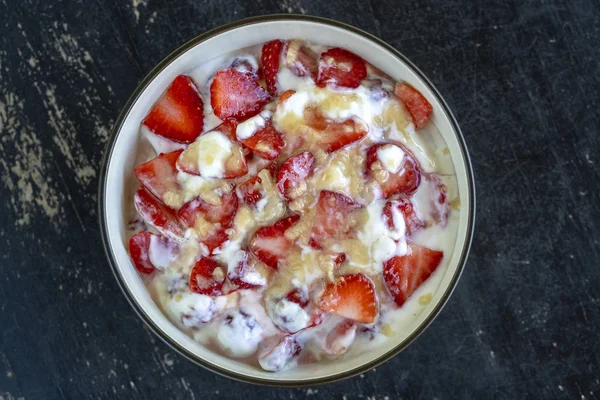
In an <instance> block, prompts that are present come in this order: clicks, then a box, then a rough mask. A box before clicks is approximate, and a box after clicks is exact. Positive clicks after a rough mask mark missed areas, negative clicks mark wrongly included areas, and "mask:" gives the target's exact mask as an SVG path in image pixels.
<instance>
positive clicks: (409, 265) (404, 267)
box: [383, 243, 444, 306]
mask: <svg viewBox="0 0 600 400" xmlns="http://www.w3.org/2000/svg"><path fill="white" fill-rule="evenodd" d="M443 257H444V253H443V252H442V251H437V250H432V249H429V248H427V247H423V246H419V245H417V244H414V243H409V244H408V253H407V254H406V255H404V256H396V257H394V258H392V259H390V260H388V261H386V262H385V263H384V264H383V278H384V280H385V285H386V286H387V288H388V290H389V291H390V293H391V295H392V296H393V297H394V301H395V302H396V304H397V305H398V306H402V305H403V304H404V303H405V302H406V300H408V298H409V297H410V296H411V295H412V294H413V293H414V292H415V290H417V289H418V288H419V286H421V284H422V283H423V282H425V281H426V280H427V278H429V277H430V276H431V274H432V273H433V271H435V269H436V268H437V267H438V266H439V265H440V263H441V262H442V258H443Z"/></svg>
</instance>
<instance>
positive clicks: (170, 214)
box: [133, 188, 185, 241]
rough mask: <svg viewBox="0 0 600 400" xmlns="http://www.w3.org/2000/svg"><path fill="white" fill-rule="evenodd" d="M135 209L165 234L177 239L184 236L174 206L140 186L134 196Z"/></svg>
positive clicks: (147, 221)
mask: <svg viewBox="0 0 600 400" xmlns="http://www.w3.org/2000/svg"><path fill="white" fill-rule="evenodd" d="M133 202H134V205H135V209H136V210H137V212H138V213H139V214H140V215H141V216H142V218H143V219H144V221H146V223H148V224H150V225H152V226H154V227H155V228H156V229H157V230H158V231H159V232H160V233H162V234H163V235H165V236H167V237H170V238H172V239H175V240H177V241H179V240H181V239H182V238H183V235H184V233H185V231H184V228H183V227H182V226H181V224H180V223H179V219H177V215H176V214H175V211H174V210H173V209H172V208H169V207H167V206H166V205H164V204H163V203H161V202H160V201H159V200H158V199H157V198H156V197H154V196H152V195H151V194H150V193H148V192H147V191H146V190H145V189H144V188H139V189H138V190H137V192H135V196H134V198H133Z"/></svg>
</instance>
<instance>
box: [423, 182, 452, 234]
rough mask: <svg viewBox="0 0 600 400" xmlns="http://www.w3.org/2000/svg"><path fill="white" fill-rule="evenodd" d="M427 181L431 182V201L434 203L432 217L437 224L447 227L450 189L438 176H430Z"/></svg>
mask: <svg viewBox="0 0 600 400" xmlns="http://www.w3.org/2000/svg"><path fill="white" fill-rule="evenodd" d="M426 179H427V181H428V182H429V188H430V189H429V190H430V199H431V202H432V208H431V214H432V215H431V216H432V218H433V220H434V221H435V222H436V223H438V224H440V225H441V226H442V227H445V226H446V224H447V223H448V214H449V213H450V204H449V202H448V188H447V187H446V185H444V182H442V178H440V176H439V175H438V174H428V175H427V176H426Z"/></svg>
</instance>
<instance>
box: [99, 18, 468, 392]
mask: <svg viewBox="0 0 600 400" xmlns="http://www.w3.org/2000/svg"><path fill="white" fill-rule="evenodd" d="M272 21H302V22H313V23H318V24H323V25H329V26H333V27H336V28H341V29H344V30H347V31H350V32H352V33H355V34H358V35H361V36H363V37H365V38H366V39H368V40H370V41H372V42H374V44H377V45H379V46H382V47H383V48H385V49H386V50H388V51H390V52H391V53H392V54H393V55H394V56H395V57H396V58H398V59H400V61H402V62H404V63H405V64H406V65H407V66H408V67H410V68H411V69H412V70H413V71H414V72H415V74H416V75H417V76H418V77H419V78H420V79H421V80H422V82H423V83H424V84H425V85H426V86H427V87H428V88H429V89H430V90H431V92H432V93H433V94H434V96H436V97H437V99H438V101H439V102H440V104H441V106H442V109H443V111H444V112H445V113H446V116H447V117H448V119H449V122H450V124H451V126H452V128H453V130H454V132H455V134H456V137H457V140H458V144H459V147H460V150H461V154H462V156H463V160H464V163H465V165H464V167H465V171H466V175H467V181H468V182H467V190H468V197H469V199H470V202H469V203H470V207H469V210H468V215H467V217H468V218H467V231H466V235H467V237H466V239H465V243H464V245H463V248H462V250H461V256H460V259H459V263H458V266H457V269H456V271H455V273H454V276H453V277H452V280H451V281H450V284H449V285H448V287H447V288H446V291H445V292H444V293H443V295H442V296H441V298H440V300H439V302H438V304H437V305H436V306H435V308H434V309H433V310H432V311H431V313H430V314H429V315H428V316H427V318H426V319H425V320H424V321H423V322H422V323H421V325H420V326H418V327H417V329H416V330H415V331H414V332H413V333H412V334H411V335H409V336H408V337H407V338H406V339H405V340H404V341H403V342H401V343H399V344H398V345H397V346H395V347H393V348H392V349H390V350H389V351H387V352H386V353H384V354H383V355H382V356H380V357H378V358H376V359H374V360H371V361H370V362H367V363H365V364H362V365H359V366H357V367H356V368H353V369H351V370H348V371H344V372H341V373H338V374H334V375H329V376H327V377H323V378H315V379H311V380H292V379H290V380H269V379H262V378H254V377H250V376H247V375H242V374H238V373H236V372H235V371H231V370H228V369H226V368H223V367H220V366H219V365H216V364H214V363H211V362H209V361H207V360H203V359H200V358H199V357H197V356H196V355H195V354H193V353H192V352H191V351H189V350H188V349H186V348H185V347H184V346H180V345H179V344H177V343H176V342H175V341H174V340H172V339H171V338H170V337H169V336H167V335H166V334H164V333H163V332H162V330H161V329H160V328H159V327H158V326H157V324H156V323H155V322H154V321H153V320H152V319H151V318H150V317H149V316H148V315H146V314H145V313H144V311H143V309H142V307H141V306H140V305H139V304H138V303H137V302H136V301H135V299H134V297H133V295H132V293H131V291H130V290H129V288H128V287H127V285H126V284H125V282H124V281H123V279H122V278H121V276H120V274H119V270H118V266H117V262H116V259H115V257H114V256H113V253H112V249H111V246H110V242H109V237H108V230H107V224H106V215H107V214H106V204H105V203H104V198H105V191H106V184H107V170H108V161H109V160H110V159H111V155H112V152H113V150H114V147H115V143H116V139H117V136H118V135H119V133H120V131H121V129H122V127H123V124H124V122H125V120H126V119H127V116H128V115H129V112H130V111H131V108H132V107H133V105H134V104H135V102H136V101H137V99H138V98H139V97H140V96H141V94H142V93H143V92H144V90H145V89H146V87H147V86H148V85H149V84H150V82H151V81H152V80H153V79H154V78H155V77H156V76H157V75H158V74H160V73H161V72H162V71H163V70H164V69H165V68H166V67H167V66H168V65H169V64H170V63H171V62H173V61H174V60H175V59H177V58H178V57H179V56H180V55H182V54H183V53H185V52H186V51H188V50H189V49H191V48H193V47H194V46H196V45H198V44H200V43H202V42H204V41H206V40H208V39H210V38H212V37H214V36H217V35H220V34H222V33H224V32H227V31H230V30H233V29H236V28H240V27H242V26H246V25H255V24H259V23H263V22H272ZM475 201H476V199H475V179H474V176H473V166H472V164H471V159H470V157H469V152H468V150H467V145H466V143H465V140H464V136H463V134H462V131H461V130H460V127H459V125H458V122H457V121H456V118H455V117H454V114H452V111H451V110H450V107H449V106H448V104H447V103H446V101H445V100H444V98H443V97H442V95H441V94H440V92H439V91H438V90H437V89H436V87H435V86H434V85H433V83H432V82H431V81H430V80H429V79H428V78H427V76H425V74H424V73H423V72H422V71H421V70H420V69H419V68H417V66H416V65H415V64H413V63H412V62H411V61H410V60H409V59H408V58H407V57H406V56H404V55H403V54H402V53H401V52H399V51H398V50H396V49H395V48H394V47H393V46H391V45H389V44H388V43H386V42H385V41H383V40H382V39H380V38H378V37H376V36H374V35H372V34H370V33H368V32H366V31H363V30H362V29H359V28H356V27H354V26H352V25H349V24H346V23H343V22H339V21H335V20H332V19H329V18H324V17H316V16H310V15H300V14H269V15H262V16H255V17H249V18H244V19H240V20H236V21H233V22H229V23H227V24H224V25H221V26H218V27H215V28H212V29H210V30H208V31H206V32H204V33H202V34H200V35H198V36H196V37H194V38H193V39H191V40H189V41H187V42H185V43H184V44H182V45H181V46H179V47H178V48H177V49H175V50H174V51H173V52H171V53H170V54H169V55H168V56H166V57H165V58H164V59H163V60H162V61H161V62H160V63H159V64H158V65H157V66H156V67H154V68H153V69H152V70H151V71H150V72H149V73H148V74H147V75H146V76H145V77H144V79H143V80H142V81H141V82H140V83H139V84H138V85H137V87H136V88H135V90H134V92H133V93H132V94H131V96H130V97H129V99H128V100H127V102H126V103H125V105H124V106H123V109H122V110H121V112H120V113H119V116H118V118H117V120H116V121H115V123H114V125H113V128H112V130H111V132H110V136H109V138H108V140H107V143H106V145H105V148H104V155H103V157H102V160H101V166H100V175H99V182H98V219H99V224H100V232H101V237H102V244H103V246H104V252H105V253H106V257H107V258H108V262H109V265H110V267H111V269H112V272H113V274H114V276H115V278H116V280H117V283H118V284H119V287H120V288H121V291H122V292H123V294H124V295H125V298H126V299H127V301H128V302H129V304H130V305H131V306H132V308H133V309H134V311H135V312H136V313H137V314H138V316H139V317H140V318H141V319H142V320H143V321H144V322H145V323H146V325H147V326H148V327H149V328H150V330H151V331H152V332H153V333H154V334H155V335H157V336H158V337H159V338H160V339H161V340H162V341H163V342H165V343H166V344H167V345H169V346H170V347H171V348H172V349H174V350H175V351H176V352H178V353H179V354H181V355H183V356H184V357H185V358H187V359H188V360H190V361H192V362H193V363H195V364H197V365H200V366H201V367H204V368H206V369H208V370H209V371H212V372H214V373H217V374H219V375H221V376H225V377H227V378H231V379H235V380H237V381H241V382H245V383H252V384H257V385H263V386H272V387H288V388H291V387H306V386H316V385H323V384H327V383H332V382H335V381H340V380H343V379H347V378H350V377H353V376H356V375H359V374H362V373H364V372H366V371H368V370H370V369H372V368H375V367H377V366H379V365H380V364H382V363H384V362H386V361H388V360H389V359H391V358H392V357H394V356H396V355H397V354H399V353H400V352H401V351H402V350H404V349H405V348H406V347H408V345H410V344H411V343H413V342H414V340H415V339H416V338H417V337H418V336H419V335H420V334H421V333H423V332H424V331H425V329H427V327H429V325H430V324H431V323H432V322H433V320H434V319H435V318H436V317H437V316H438V315H439V313H440V311H441V310H442V309H443V307H444V306H445V305H446V303H447V302H448V299H449V298H450V296H451V294H452V292H453V291H454V289H455V288H456V285H457V283H458V280H459V278H460V276H461V275H462V272H463V270H464V268H465V265H466V262H467V258H468V255H469V251H470V248H471V243H472V241H473V233H474V229H475Z"/></svg>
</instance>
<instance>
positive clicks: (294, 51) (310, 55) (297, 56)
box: [284, 39, 319, 79]
mask: <svg viewBox="0 0 600 400" xmlns="http://www.w3.org/2000/svg"><path fill="white" fill-rule="evenodd" d="M284 52H285V63H286V65H287V67H288V68H289V69H290V70H291V71H292V72H293V73H294V74H295V75H297V76H308V77H311V78H312V79H315V78H316V77H317V72H318V69H319V67H318V62H317V54H316V53H315V52H314V51H312V50H311V49H310V48H309V47H308V46H306V43H305V42H303V41H301V40H298V39H293V40H290V41H288V42H287V43H286V45H285V48H284Z"/></svg>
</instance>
